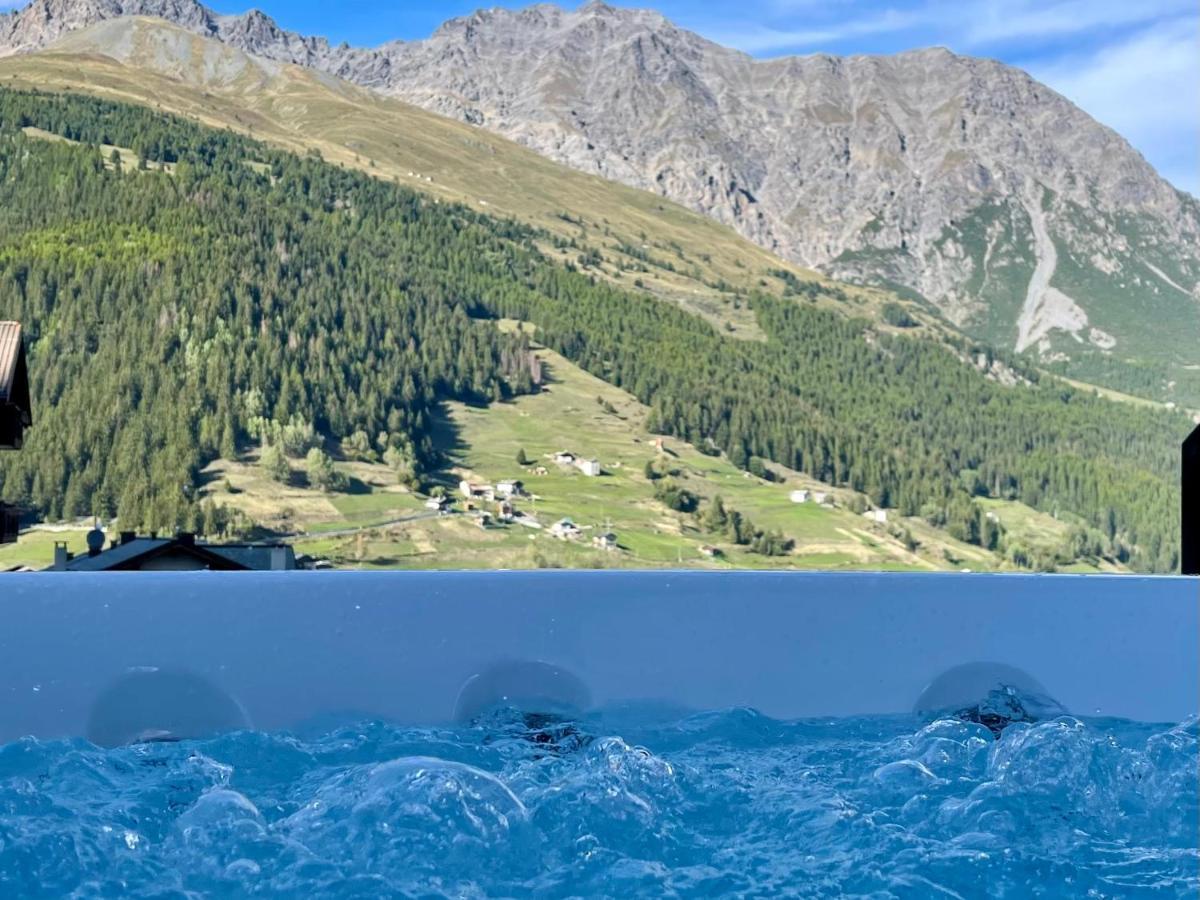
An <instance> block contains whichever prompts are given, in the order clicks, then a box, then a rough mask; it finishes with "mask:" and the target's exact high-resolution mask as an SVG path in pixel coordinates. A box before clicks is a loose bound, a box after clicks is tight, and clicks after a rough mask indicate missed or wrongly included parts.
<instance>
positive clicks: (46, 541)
mask: <svg viewBox="0 0 1200 900" xmlns="http://www.w3.org/2000/svg"><path fill="white" fill-rule="evenodd" d="M480 327H493V326H492V325H490V324H487V323H481V324H480ZM500 327H503V328H507V329H512V328H516V327H518V326H517V323H514V322H503V323H500ZM537 352H538V355H539V356H540V357H541V358H542V361H543V367H544V371H545V373H546V375H547V377H548V383H547V384H546V386H545V389H544V390H542V391H541V392H540V393H538V394H535V395H530V396H526V397H520V398H517V399H516V400H513V401H511V402H506V403H498V404H492V405H491V406H489V407H486V408H485V407H473V406H467V405H464V404H449V405H447V406H446V407H445V408H444V410H443V414H442V416H441V418H440V421H439V425H438V438H439V442H440V444H441V446H442V448H443V450H444V453H445V454H446V457H447V461H448V464H447V467H446V470H445V471H444V472H442V473H441V475H440V478H441V480H442V483H443V484H444V485H445V486H446V487H447V488H448V489H449V490H451V491H452V492H455V493H456V492H457V485H458V482H459V480H461V479H466V480H473V481H477V482H481V483H491V484H494V483H495V482H497V481H499V480H502V479H506V478H519V479H521V480H522V481H523V482H524V483H525V485H526V489H527V491H528V493H529V494H530V496H528V497H524V498H520V499H518V500H517V501H516V506H517V508H518V510H520V511H521V512H522V513H523V514H524V518H525V521H526V522H527V523H528V524H515V523H514V524H510V525H506V526H498V527H491V528H486V529H485V528H481V527H480V526H479V525H478V524H477V522H476V521H475V520H474V519H472V518H471V517H470V516H469V515H467V514H465V510H464V509H463V506H464V504H463V502H462V500H461V498H459V499H458V500H457V502H456V504H455V506H456V512H455V514H452V515H447V516H437V515H434V514H432V513H431V512H429V511H428V510H427V509H426V508H425V506H424V501H425V498H424V497H423V496H420V495H417V494H413V493H411V492H409V491H408V490H407V489H404V488H401V487H399V486H398V485H397V484H396V479H395V477H394V475H393V473H392V472H391V471H390V470H389V469H388V468H387V467H386V466H383V465H381V464H377V463H365V462H352V461H347V460H345V459H339V461H338V463H337V466H338V468H339V469H340V470H341V471H342V472H343V473H344V474H345V475H346V476H347V479H348V488H347V490H346V491H345V492H340V493H330V494H324V493H321V492H320V491H318V490H315V489H313V488H311V487H309V486H308V485H307V484H306V480H305V479H304V477H303V473H302V471H301V470H302V469H303V463H302V462H301V461H298V460H296V461H293V463H292V464H293V467H294V468H295V469H296V474H297V477H295V478H294V479H293V480H292V483H290V484H287V485H281V484H278V483H276V482H274V481H272V480H270V479H269V478H268V477H266V475H265V474H264V473H263V472H262V470H261V469H260V468H259V467H258V465H257V464H256V459H257V452H256V451H250V452H248V453H246V454H245V455H244V456H243V457H242V458H241V459H238V460H236V461H234V460H218V461H216V462H214V463H212V464H211V465H210V466H209V467H208V468H207V469H206V470H205V473H204V474H205V479H204V480H205V486H204V493H205V494H206V496H209V497H211V498H212V499H213V500H214V501H215V502H217V503H219V504H224V505H226V506H229V507H231V508H235V509H239V510H241V511H242V512H244V513H245V514H246V515H247V516H248V517H249V518H250V519H252V520H253V521H254V522H255V523H256V524H257V525H258V526H260V528H261V529H262V530H263V532H264V533H266V534H273V535H278V536H283V537H285V538H286V539H288V540H291V541H292V542H293V543H294V544H295V547H296V551H297V553H299V554H308V555H311V556H313V557H317V558H322V559H328V560H330V561H331V562H333V563H334V564H335V565H337V566H339V567H348V568H377V569H378V568H399V569H417V568H420V569H473V568H497V569H523V568H539V567H576V568H585V567H586V568H607V567H622V568H660V567H674V566H684V567H705V568H764V569H770V568H795V569H822V570H875V571H939V570H960V569H971V570H974V571H988V570H993V569H997V568H1001V567H1003V565H1004V564H1003V563H1002V561H1001V560H1000V559H999V558H997V557H996V556H995V555H994V554H991V553H989V552H986V551H984V550H981V549H980V548H978V547H973V546H970V545H967V544H963V543H961V542H958V541H954V540H953V539H951V538H949V537H948V536H947V535H946V534H945V533H944V532H941V531H939V530H937V529H934V528H932V527H931V526H929V525H928V524H927V523H925V522H924V521H923V520H921V519H902V520H893V521H891V522H889V523H887V524H879V523H876V522H874V521H871V520H868V519H866V518H864V517H863V516H861V515H857V514H855V513H852V512H850V511H849V510H848V509H847V508H846V506H847V505H848V504H849V502H850V501H851V499H852V496H853V495H852V494H851V493H850V492H848V491H845V490H842V489H835V488H830V487H828V486H827V485H822V484H820V483H818V482H815V481H813V480H812V479H810V478H808V477H807V476H805V475H803V474H800V473H797V472H792V471H788V470H786V469H782V468H779V467H776V470H775V471H776V472H777V478H778V479H779V480H777V481H775V482H768V481H765V480H762V479H759V478H754V477H751V476H748V475H747V474H746V473H744V472H741V471H740V470H738V469H736V468H735V467H734V466H733V465H731V464H730V463H729V462H728V461H727V460H726V459H724V458H723V457H714V456H707V455H705V454H703V453H701V452H700V451H699V450H698V449H697V448H695V447H693V446H691V445H690V444H686V443H683V442H681V441H677V440H674V439H672V438H669V437H662V447H661V450H660V449H659V447H658V446H657V445H656V443H655V439H656V437H657V436H655V435H652V434H650V433H648V432H647V431H646V429H645V422H646V414H647V409H646V407H644V406H643V405H641V404H640V403H638V402H637V400H636V399H634V398H633V397H631V396H630V395H629V394H626V393H625V392H624V391H621V390H619V389H617V388H615V387H613V386H611V385H609V384H607V383H606V382H604V381H601V380H600V379H598V378H595V377H593V376H591V375H589V374H587V373H586V372H584V371H582V370H581V369H579V368H578V367H576V366H575V365H573V364H572V363H570V362H568V361H567V360H565V359H564V358H562V357H561V356H559V355H558V354H556V353H554V352H553V351H550V350H548V349H545V348H538V350H537ZM560 450H569V451H571V452H572V453H575V454H577V455H579V456H580V457H582V458H589V459H590V458H595V459H597V460H599V461H600V463H601V466H602V471H603V474H602V475H600V476H599V477H588V476H586V475H584V474H583V473H582V472H580V471H579V470H578V469H575V468H571V467H563V466H559V465H556V464H555V463H554V461H553V460H552V459H551V457H552V456H553V454H555V453H556V452H558V451H560ZM518 451H524V453H525V455H526V457H527V458H528V460H529V461H530V462H529V464H528V465H526V466H520V465H518V464H517V461H516V460H517V454H518ZM651 461H654V462H656V463H657V464H658V465H659V466H660V467H663V468H667V469H669V470H671V471H673V472H674V473H675V474H674V476H673V477H674V479H675V480H676V481H677V482H679V484H681V485H682V486H683V487H686V488H687V489H688V490H689V491H691V492H692V493H694V494H696V495H698V496H699V497H702V498H704V499H705V500H710V499H711V498H713V497H715V496H717V495H720V496H721V497H722V498H723V500H724V501H725V504H726V506H727V507H728V508H729V509H736V510H737V511H739V512H741V513H742V514H743V515H745V516H747V517H749V518H750V520H751V521H753V522H754V523H755V524H756V525H757V526H758V527H760V528H765V529H769V530H778V531H781V532H783V533H784V534H785V535H786V536H788V537H790V538H792V539H793V540H794V541H795V542H796V543H795V548H794V550H793V551H792V552H791V553H789V554H788V555H786V556H781V557H767V556H762V555H756V554H753V553H750V552H748V551H747V550H746V549H745V548H742V547H738V546H736V545H734V544H732V543H730V542H729V540H728V539H727V538H725V537H723V536H720V535H714V534H708V533H705V532H704V531H703V530H702V529H701V527H700V525H699V523H698V520H697V519H696V517H694V516H692V515H688V514H682V513H677V512H673V511H671V510H669V509H667V508H666V507H665V506H664V505H663V504H662V503H660V502H659V501H658V500H656V499H655V496H654V483H653V482H651V481H650V480H649V479H648V478H647V477H646V474H645V467H646V464H647V462H651ZM543 469H544V471H545V474H537V472H538V471H539V470H543ZM801 488H805V489H809V490H820V491H824V492H826V493H828V494H829V495H830V496H831V497H832V498H833V501H834V504H835V505H834V506H832V507H829V506H818V505H816V504H815V503H812V502H809V503H804V504H797V503H793V502H792V501H791V499H790V495H791V492H792V491H794V490H797V489H801ZM981 504H982V505H983V507H984V508H985V509H986V510H988V511H991V512H993V513H994V514H995V515H996V516H997V518H999V519H1000V521H1001V522H1002V523H1003V524H1004V525H1005V527H1006V528H1007V529H1008V531H1009V534H1010V535H1011V536H1012V537H1013V538H1015V539H1018V540H1020V541H1021V542H1022V543H1024V544H1025V545H1026V546H1029V547H1031V548H1039V547H1045V548H1051V549H1052V548H1054V547H1057V546H1058V544H1059V543H1060V542H1061V539H1062V537H1063V536H1064V535H1065V533H1066V531H1067V529H1068V525H1067V524H1065V523H1063V522H1059V521H1058V520H1056V519H1054V518H1053V517H1051V516H1048V515H1045V514H1042V513H1038V512H1035V511H1033V510H1031V509H1029V508H1028V507H1024V506H1022V505H1020V504H1017V503H1009V502H1004V501H986V500H985V501H981ZM480 505H481V506H486V507H488V508H492V507H491V504H482V503H481V504H480ZM564 517H569V518H571V519H572V520H573V521H574V522H575V523H576V524H577V525H578V526H579V527H580V528H581V529H582V534H581V537H580V539H579V540H574V541H562V540H559V539H557V538H554V537H552V536H551V535H550V534H549V531H548V530H549V526H551V525H552V524H554V523H555V522H556V521H558V520H559V519H562V518H564ZM534 523H536V525H538V526H540V527H534ZM87 527H88V525H87V524H85V523H78V525H77V526H75V527H74V528H73V529H67V530H65V531H64V530H57V531H54V532H50V531H44V530H35V531H29V532H26V533H25V534H24V535H22V537H21V540H20V542H19V543H18V544H16V545H15V546H10V547H3V548H0V568H9V567H12V566H17V565H29V566H34V567H39V568H40V567H44V566H48V565H49V564H50V563H51V561H52V560H53V554H54V541H55V540H64V539H65V540H68V541H69V544H70V548H71V549H72V550H73V551H80V550H82V549H83V547H84V543H83V534H84V532H85V530H86V528H87ZM609 529H611V530H612V531H613V532H615V534H616V535H617V541H618V548H617V549H616V550H615V551H605V550H600V549H596V548H594V547H593V546H592V538H593V537H594V536H596V535H598V534H600V533H602V532H604V531H606V530H609ZM905 530H907V531H908V532H909V533H910V534H911V536H912V538H913V540H914V541H915V543H916V545H917V546H916V549H915V552H909V551H908V550H907V549H906V546H905V541H904V540H903V535H904V531H905ZM705 546H715V547H717V548H719V550H720V556H718V557H717V558H715V559H714V558H709V557H707V556H706V555H705V554H704V553H702V551H701V548H702V547H705ZM1110 570H1111V569H1110ZM1071 571H1099V570H1098V569H1097V568H1096V567H1095V566H1089V565H1087V564H1080V565H1078V566H1074V567H1072V568H1071Z"/></svg>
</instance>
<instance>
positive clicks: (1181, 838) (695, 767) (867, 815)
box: [0, 710, 1200, 898]
mask: <svg viewBox="0 0 1200 900" xmlns="http://www.w3.org/2000/svg"><path fill="white" fill-rule="evenodd" d="M537 724H538V728H536V729H535V730H533V731H530V730H529V728H528V727H527V725H526V724H525V723H522V722H520V721H517V720H516V719H515V718H513V717H511V716H510V717H504V716H503V715H499V714H498V715H497V716H496V717H493V718H492V719H490V720H489V721H487V722H486V723H483V724H480V725H478V726H476V727H471V728H463V729H458V730H453V729H446V730H429V729H403V728H396V727H391V726H386V725H380V724H367V725H362V726H359V727H354V728H342V729H340V730H336V731H333V732H330V733H327V734H323V735H311V736H310V735H306V736H304V737H298V736H291V735H272V734H261V733H242V734H235V735H230V736H226V737H222V738H219V739H214V740H211V741H204V742H184V743H176V744H168V743H162V744H144V745H140V746H134V747H126V748H122V749H117V750H101V749H98V748H96V747H94V746H91V745H89V744H86V743H83V742H51V743H41V742H37V741H34V740H26V741H22V742H19V743H15V744H10V745H8V746H6V747H3V748H0V896H4V897H36V896H45V897H64V896H74V897H117V896H132V897H161V898H166V897H183V896H188V895H192V896H198V895H209V896H231V897H240V896H249V895H257V896H288V897H305V896H318V897H362V898H376V897H393V896H421V897H433V896H452V897H476V896H497V895H502V896H514V895H517V896H528V895H534V896H545V897H558V896H580V895H582V896H607V897H626V896H662V895H675V896H687V897H710V896H731V895H764V894H778V893H788V894H791V895H794V896H795V895H798V896H870V897H943V896H945V897H953V896H962V897H977V896H1010V897H1029V896H1047V897H1068V896H1069V897H1084V896H1088V897H1116V896H1156V897H1157V896H1167V897H1171V896H1179V897H1190V896H1194V895H1195V894H1196V893H1197V891H1198V890H1200V875H1198V866H1200V856H1198V851H1197V822H1198V816H1200V811H1198V808H1197V794H1198V790H1200V786H1198V784H1197V753H1198V750H1197V731H1198V729H1197V723H1196V721H1195V720H1194V719H1193V720H1190V721H1189V722H1186V723H1184V724H1182V725H1179V726H1177V727H1174V728H1171V727H1169V726H1143V725H1135V724H1132V723H1128V722H1122V721H1116V720H1091V721H1087V722H1081V721H1078V720H1075V719H1071V718H1062V719H1058V720H1055V721H1050V722H1043V723H1040V724H1036V725H1027V724H1016V725H1012V726H1010V727H1008V728H1007V729H1005V730H1004V731H1003V733H1002V735H1001V737H1000V739H999V740H996V739H995V738H994V737H993V735H992V733H991V732H990V731H988V729H986V728H984V727H982V726H980V725H975V724H971V723H967V722H960V721H957V720H944V721H937V722H934V723H932V724H928V725H924V727H922V723H920V722H917V721H915V720H913V719H909V718H862V719H850V720H824V721H805V722H794V723H788V722H779V721H774V720H771V719H768V718H765V717H763V716H761V715H758V714H757V713H755V712H753V711H749V710H732V711H725V712H718V713H708V714H703V715H692V716H688V717H685V718H682V719H677V720H674V721H670V722H656V721H655V719H654V718H653V717H649V716H646V715H634V714H633V713H631V712H628V711H626V712H623V713H617V712H610V713H608V714H605V715H601V716H597V717H594V718H592V719H588V720H586V721H583V722H580V723H578V724H577V725H574V726H568V725H562V724H546V723H537ZM618 735H620V736H618Z"/></svg>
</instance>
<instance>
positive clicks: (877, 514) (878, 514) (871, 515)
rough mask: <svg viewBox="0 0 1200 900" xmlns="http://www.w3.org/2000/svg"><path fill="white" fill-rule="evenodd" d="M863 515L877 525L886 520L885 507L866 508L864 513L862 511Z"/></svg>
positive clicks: (884, 523)
mask: <svg viewBox="0 0 1200 900" xmlns="http://www.w3.org/2000/svg"><path fill="white" fill-rule="evenodd" d="M863 516H864V517H865V518H868V519H870V520H871V521H872V522H875V523H876V524H877V525H886V524H887V520H888V514H887V510H886V509H868V510H867V511H866V512H865V513H863Z"/></svg>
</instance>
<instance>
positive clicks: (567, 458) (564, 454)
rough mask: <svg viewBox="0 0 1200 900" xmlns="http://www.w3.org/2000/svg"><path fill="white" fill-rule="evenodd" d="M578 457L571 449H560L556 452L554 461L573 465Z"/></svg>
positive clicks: (562, 464)
mask: <svg viewBox="0 0 1200 900" xmlns="http://www.w3.org/2000/svg"><path fill="white" fill-rule="evenodd" d="M578 458H579V457H577V456H576V455H575V454H574V453H572V452H571V451H570V450H559V451H558V452H557V453H555V454H554V461H555V462H556V463H558V465H560V466H573V465H575V460H576V459H578Z"/></svg>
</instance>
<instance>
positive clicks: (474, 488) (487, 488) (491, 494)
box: [458, 481, 496, 503]
mask: <svg viewBox="0 0 1200 900" xmlns="http://www.w3.org/2000/svg"><path fill="white" fill-rule="evenodd" d="M458 490H459V493H461V494H462V495H463V496H464V497H466V498H467V499H468V500H487V501H488V502H489V503H490V502H491V501H492V500H495V499H496V489H495V488H494V487H492V486H491V485H490V484H476V483H475V482H473V481H460V482H459V483H458Z"/></svg>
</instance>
